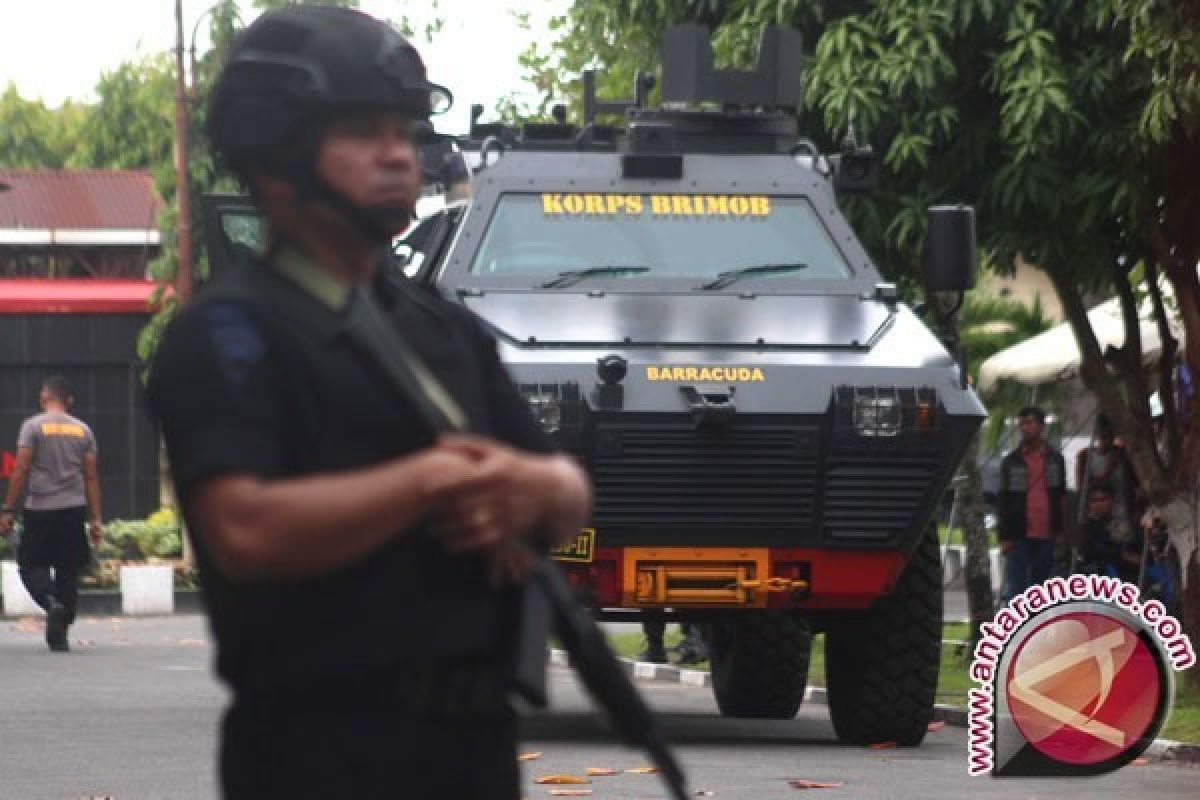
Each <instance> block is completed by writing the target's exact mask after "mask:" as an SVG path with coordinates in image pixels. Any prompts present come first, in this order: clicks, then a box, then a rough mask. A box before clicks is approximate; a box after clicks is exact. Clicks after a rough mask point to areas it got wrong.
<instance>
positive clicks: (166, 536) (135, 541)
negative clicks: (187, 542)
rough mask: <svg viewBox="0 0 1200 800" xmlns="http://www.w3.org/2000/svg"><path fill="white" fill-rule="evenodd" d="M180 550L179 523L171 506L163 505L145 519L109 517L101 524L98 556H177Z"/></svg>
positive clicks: (180, 528)
mask: <svg viewBox="0 0 1200 800" xmlns="http://www.w3.org/2000/svg"><path fill="white" fill-rule="evenodd" d="M182 554H183V527H182V525H181V524H180V521H179V516H178V514H177V513H176V512H175V511H174V509H169V508H163V509H159V510H158V511H156V512H154V513H153V514H151V515H150V516H149V517H147V518H146V519H135V520H122V519H118V520H113V521H111V522H108V523H107V524H105V526H104V541H103V543H102V544H101V545H100V552H99V554H98V555H99V557H101V558H117V559H121V560H124V561H139V560H143V559H147V558H179V557H180V556H181V555H182Z"/></svg>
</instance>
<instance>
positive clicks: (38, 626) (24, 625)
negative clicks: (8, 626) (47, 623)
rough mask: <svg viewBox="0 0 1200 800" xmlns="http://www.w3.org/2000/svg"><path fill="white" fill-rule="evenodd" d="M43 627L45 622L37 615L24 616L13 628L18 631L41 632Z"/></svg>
mask: <svg viewBox="0 0 1200 800" xmlns="http://www.w3.org/2000/svg"><path fill="white" fill-rule="evenodd" d="M43 627H44V624H43V622H42V621H41V620H40V619H38V618H37V617H22V618H21V619H19V620H17V624H16V625H13V626H12V629H13V630H14V631H16V632H17V633H41V631H42V629H43Z"/></svg>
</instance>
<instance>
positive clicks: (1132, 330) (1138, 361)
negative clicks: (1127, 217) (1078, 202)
mask: <svg viewBox="0 0 1200 800" xmlns="http://www.w3.org/2000/svg"><path fill="white" fill-rule="evenodd" d="M1113 285H1114V286H1115V287H1116V289H1117V297H1118V298H1119V299H1120V302H1121V321H1122V323H1124V328H1125V343H1124V344H1122V345H1121V349H1120V351H1119V352H1120V357H1119V358H1118V359H1117V371H1118V372H1119V373H1120V375H1121V377H1122V379H1123V381H1124V384H1125V385H1126V386H1128V387H1129V388H1130V389H1131V391H1132V394H1133V397H1134V398H1137V399H1136V400H1134V399H1132V398H1127V401H1129V405H1130V407H1131V408H1137V410H1138V411H1139V412H1141V411H1143V407H1144V406H1146V402H1147V400H1146V398H1147V397H1148V396H1149V394H1150V392H1149V388H1148V387H1147V386H1146V373H1145V372H1144V366H1143V365H1144V355H1145V351H1144V350H1143V349H1142V318H1141V315H1140V314H1139V313H1138V303H1137V298H1136V297H1135V296H1134V294H1133V285H1132V284H1131V283H1130V282H1129V273H1128V272H1127V271H1126V269H1125V267H1124V266H1123V265H1122V264H1120V263H1119V262H1113ZM1145 410H1147V411H1148V409H1145ZM1138 416H1145V418H1146V419H1149V417H1150V415H1149V414H1148V413H1146V414H1144V415H1143V414H1141V413H1139V414H1138Z"/></svg>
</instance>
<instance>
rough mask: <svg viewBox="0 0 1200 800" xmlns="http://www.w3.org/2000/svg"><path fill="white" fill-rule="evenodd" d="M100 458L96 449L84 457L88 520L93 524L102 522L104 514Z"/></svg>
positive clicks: (84, 483)
mask: <svg viewBox="0 0 1200 800" xmlns="http://www.w3.org/2000/svg"><path fill="white" fill-rule="evenodd" d="M98 464H99V460H98V459H97V457H96V451H94V450H93V451H92V452H90V453H87V454H85V455H84V457H83V491H84V495H85V496H86V497H87V506H88V522H89V523H91V524H93V525H99V524H101V521H102V520H103V518H104V515H103V514H102V513H101V510H100V476H99V472H100V470H99V466H98Z"/></svg>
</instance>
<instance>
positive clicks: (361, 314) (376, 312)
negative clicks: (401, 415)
mask: <svg viewBox="0 0 1200 800" xmlns="http://www.w3.org/2000/svg"><path fill="white" fill-rule="evenodd" d="M345 330H346V334H347V336H349V338H350V341H351V342H353V343H354V345H355V346H356V347H358V349H359V350H360V351H361V352H363V353H364V354H366V355H367V356H368V357H370V358H371V360H372V361H374V362H375V364H376V366H378V367H379V368H380V369H381V370H383V373H384V374H385V375H386V376H387V377H388V380H389V381H390V382H391V383H392V385H393V387H394V388H395V389H396V390H397V391H399V392H400V393H401V394H402V395H403V396H404V397H406V398H408V399H409V400H410V401H411V402H412V403H413V404H414V405H416V407H417V410H418V412H419V413H420V414H421V417H422V419H423V420H424V421H425V423H426V424H427V425H429V427H430V428H432V429H433V430H434V431H435V432H438V433H444V432H447V431H455V430H465V429H466V427H467V417H466V414H465V413H464V412H463V410H462V407H461V406H460V405H459V404H458V402H457V401H456V400H455V399H454V398H453V397H452V396H451V395H450V393H449V392H448V391H446V388H445V387H444V386H442V384H441V381H439V380H438V379H437V377H436V376H435V375H434V374H433V373H432V372H431V371H430V370H429V368H428V367H427V366H425V364H424V362H423V361H421V358H420V356H418V355H417V354H416V353H415V352H414V351H413V350H412V348H410V347H409V346H408V345H407V344H406V343H405V342H404V340H403V339H402V338H401V337H400V336H399V335H398V334H397V333H396V330H395V328H393V327H392V326H391V325H390V324H389V323H388V321H387V318H386V317H385V316H384V313H383V311H382V310H381V309H380V308H379V305H378V304H377V303H376V301H375V298H374V297H373V296H372V295H371V292H370V290H369V289H368V288H367V287H359V288H358V289H356V290H355V291H354V293H353V294H352V295H351V298H350V306H349V308H348V309H347V314H346V327H345Z"/></svg>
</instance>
